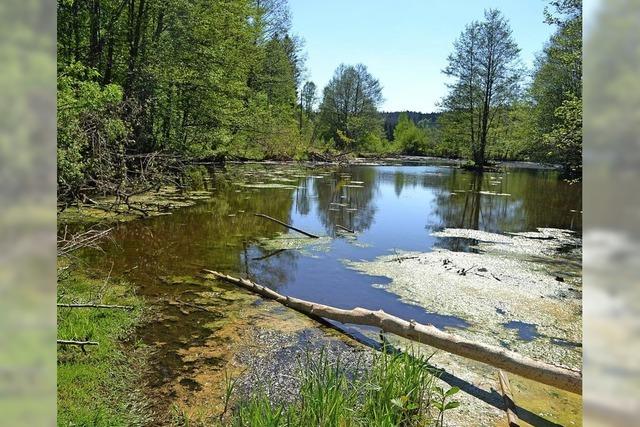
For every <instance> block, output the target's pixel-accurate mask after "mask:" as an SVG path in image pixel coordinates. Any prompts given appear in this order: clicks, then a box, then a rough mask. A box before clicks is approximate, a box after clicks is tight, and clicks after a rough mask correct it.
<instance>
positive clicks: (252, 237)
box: [84, 165, 582, 384]
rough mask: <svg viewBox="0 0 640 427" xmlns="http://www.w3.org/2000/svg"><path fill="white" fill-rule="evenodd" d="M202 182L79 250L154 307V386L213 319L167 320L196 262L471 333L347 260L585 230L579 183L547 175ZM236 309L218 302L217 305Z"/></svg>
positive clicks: (362, 170) (335, 172)
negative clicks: (155, 212) (482, 237)
mask: <svg viewBox="0 0 640 427" xmlns="http://www.w3.org/2000/svg"><path fill="white" fill-rule="evenodd" d="M200 185H201V187H202V188H201V189H205V190H208V191H210V192H211V193H212V198H211V199H209V200H203V201H201V202H199V203H198V204H197V205H195V206H192V207H187V208H182V209H179V210H175V211H173V212H172V214H171V215H164V216H158V217H153V218H148V219H143V220H138V221H133V222H129V223H122V224H119V225H118V226H117V227H116V229H115V230H114V233H113V241H111V242H107V243H106V244H105V248H104V252H96V251H88V252H86V253H85V255H84V260H85V261H86V262H87V265H88V266H89V267H90V268H95V269H97V270H99V271H101V272H102V274H105V273H106V272H111V274H113V275H122V276H125V277H127V278H128V279H129V280H130V282H131V283H133V284H135V285H136V286H137V287H138V291H139V293H140V294H142V295H144V296H145V297H147V298H148V299H149V300H150V301H151V302H152V303H153V304H154V310H156V311H158V319H157V321H156V322H154V323H151V324H149V325H146V326H145V330H144V331H143V333H142V339H143V340H144V341H145V342H146V343H147V344H149V345H152V346H155V347H157V351H156V354H155V356H154V366H153V369H154V370H155V371H156V374H157V378H158V384H160V383H161V382H166V381H169V380H170V379H171V376H172V374H171V372H172V371H173V370H175V369H176V368H177V367H178V366H180V365H181V364H183V363H184V362H183V360H182V359H181V358H180V357H179V352H180V350H181V349H183V348H187V347H193V346H196V345H198V343H199V342H201V341H203V339H204V338H203V337H205V336H207V334H206V333H204V329H205V324H206V323H207V322H211V321H212V320H215V316H213V315H212V313H210V312H206V311H200V312H194V313H192V315H190V316H189V317H187V318H184V320H180V321H179V322H176V321H171V322H169V321H166V322H165V321H163V319H167V318H173V319H174V320H175V317H176V316H178V315H179V307H178V306H177V305H176V304H170V303H169V302H172V301H173V302H175V300H176V299H179V298H181V300H185V299H186V298H187V297H186V296H185V295H188V294H189V292H196V291H202V290H203V285H202V283H199V282H198V281H197V280H192V279H190V278H193V277H195V276H197V275H198V274H199V273H200V271H201V269H202V268H208V269H213V270H218V271H223V272H225V273H228V274H231V275H234V276H244V277H249V278H251V279H252V280H254V281H256V282H258V283H261V284H265V285H268V286H270V287H272V288H274V289H277V290H278V292H280V293H283V294H286V295H290V296H295V297H299V298H304V299H308V300H312V301H316V302H320V303H324V304H329V305H333V306H338V307H343V308H352V307H355V306H360V307H365V308H370V309H383V310H384V311H386V312H388V313H391V314H394V315H397V316H400V317H403V318H407V319H415V320H416V321H418V322H422V323H431V324H434V325H436V326H437V327H440V328H445V327H447V328H454V329H455V328H467V327H469V326H470V324H469V322H468V321H467V320H465V319H462V318H459V317H455V316H450V315H443V314H439V313H437V312H429V311H427V310H425V309H424V308H422V307H419V306H417V305H414V304H411V303H410V302H409V301H401V300H400V299H399V298H398V297H397V296H396V295H394V294H393V293H390V292H388V291H386V290H385V289H383V288H381V287H380V286H374V285H380V284H385V283H388V281H389V279H387V278H384V277H372V276H369V275H366V274H362V273H360V272H358V271H355V270H353V269H350V268H347V267H346V266H345V262H344V261H345V260H350V261H360V260H373V259H375V258H376V257H379V256H381V255H394V254H397V257H398V260H399V261H398V262H401V257H402V253H403V251H420V252H428V251H430V250H431V249H432V248H434V247H441V248H446V249H449V250H455V251H469V250H472V251H473V250H474V249H473V248H470V246H472V245H473V243H474V241H472V240H469V239H460V238H451V237H435V236H432V235H431V233H433V232H435V231H439V230H442V229H444V228H471V229H477V230H483V231H489V232H498V233H506V232H523V231H535V230H536V228H537V227H550V228H561V229H569V230H574V231H576V232H578V233H580V232H581V227H582V218H581V217H582V214H581V209H582V208H581V204H582V194H581V187H580V185H579V184H577V185H576V184H573V185H572V184H568V183H566V182H564V181H561V180H560V179H559V177H558V174H557V172H555V171H550V170H533V169H514V168H512V169H505V170H504V171H502V172H485V173H484V174H482V175H480V174H477V173H473V172H467V171H463V170H460V169H458V168H455V167H453V166H443V165H421V166H416V165H407V166H405V165H392V166H351V167H343V168H330V167H318V168H305V167H297V166H291V165H230V166H227V167H226V168H224V169H220V168H216V169H213V170H210V171H209V176H208V177H206V179H205V180H203V181H202V182H201V184H200ZM254 213H263V214H266V215H269V216H271V217H274V218H277V219H280V220H281V221H284V222H287V223H290V224H293V225H295V226H296V227H299V228H301V229H303V230H306V231H309V232H311V233H315V234H318V235H321V236H328V238H323V239H319V241H316V242H310V241H309V240H308V239H302V240H301V241H300V240H299V239H295V240H293V239H292V240H289V238H294V237H300V235H298V234H297V233H295V232H288V231H287V230H286V229H284V228H283V227H282V226H280V225H278V224H275V223H273V222H270V221H267V220H265V219H263V218H260V217H256V216H255V215H254ZM337 224H338V225H342V226H344V227H347V228H350V229H352V230H354V231H355V232H356V233H355V235H352V234H350V233H345V232H343V231H340V230H338V229H337V228H336V225H337ZM282 237H284V239H283V238H282ZM265 239H266V240H265ZM273 239H278V240H275V241H274V240H273ZM283 249H284V250H283ZM561 268H562V266H560V269H561ZM177 277H179V278H177ZM241 306H242V302H237V301H235V302H233V303H229V302H228V301H226V300H225V299H224V298H223V299H221V300H220V306H219V307H218V310H220V311H222V312H225V311H233V310H239V308H238V307H241ZM227 314H228V313H227ZM212 316H213V317H212ZM525 326H526V327H523V325H514V324H505V325H504V327H505V328H507V329H508V328H514V327H515V328H516V329H517V330H518V333H519V337H520V339H523V340H527V341H530V340H535V339H536V330H535V325H525ZM557 345H559V346H561V345H566V343H563V342H558V344H557ZM182 368H183V367H182Z"/></svg>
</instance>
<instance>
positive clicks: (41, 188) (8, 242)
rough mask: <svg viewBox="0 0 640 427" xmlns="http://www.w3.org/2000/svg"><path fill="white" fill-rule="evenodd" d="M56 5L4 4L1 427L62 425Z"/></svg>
mask: <svg viewBox="0 0 640 427" xmlns="http://www.w3.org/2000/svg"><path fill="white" fill-rule="evenodd" d="M55 14H56V2H55V1H54V0H3V1H2V2H0V64H1V65H0V70H1V72H0V413H1V414H2V417H0V426H5V425H6V426H23V425H25V426H26V425H29V426H31V425H33V426H45V425H55V415H56V407H55V403H56V400H55V393H56V385H55V384H56V371H55V369H56V353H55V351H56V348H55V334H56V331H55V322H56V319H55V304H54V301H55V283H56V264H55V262H56V261H55V254H56V251H55V244H56V243H55V221H56V212H55V192H56V184H55V182H56V181H55V177H56V164H55V162H56V149H55V131H56V128H55V108H56V104H55V103H56V94H55V90H56V80H55V73H56V43H55V40H56V39H55V37H56V32H55V29H56V21H55V19H56V17H55Z"/></svg>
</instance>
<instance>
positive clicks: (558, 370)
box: [204, 270, 582, 394]
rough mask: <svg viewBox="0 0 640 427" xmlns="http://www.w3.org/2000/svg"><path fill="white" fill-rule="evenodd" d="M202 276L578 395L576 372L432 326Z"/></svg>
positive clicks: (240, 281)
mask: <svg viewBox="0 0 640 427" xmlns="http://www.w3.org/2000/svg"><path fill="white" fill-rule="evenodd" d="M204 272H205V273H209V274H212V275H213V276H215V277H217V278H220V279H222V280H225V281H227V282H230V283H234V284H236V285H238V286H241V287H243V288H245V289H248V290H250V291H252V292H255V293H257V294H259V295H261V296H263V297H265V298H269V299H273V300H276V301H277V302H279V303H281V304H283V305H285V306H287V307H290V308H293V309H294V310H297V311H299V312H301V313H304V314H307V315H311V316H318V317H323V318H326V319H331V320H335V321H338V322H340V323H352V324H359V325H367V326H374V327H378V328H380V329H382V330H384V331H385V332H390V333H393V334H395V335H398V336H401V337H404V338H407V339H410V340H412V341H417V342H419V343H422V344H426V345H430V346H432V347H435V348H438V349H440V350H444V351H446V352H448V353H452V354H457V355H458V356H462V357H466V358H468V359H472V360H476V361H478V362H482V363H486V364H488V365H490V366H493V367H496V368H498V369H504V370H505V371H508V372H511V373H514V374H516V375H520V376H522V377H525V378H528V379H530V380H533V381H537V382H541V383H543V384H547V385H550V386H553V387H557V388H560V389H563V390H567V391H570V392H572V393H576V394H582V374H581V373H580V372H579V371H575V370H572V369H568V368H564V367H560V366H555V365H550V364H548V363H544V362H538V361H535V360H533V359H530V358H528V357H525V356H521V355H519V354H517V353H515V352H513V351H510V350H507V349H505V348H501V347H496V346H491V345H487V344H482V343H474V342H472V341H469V340H467V339H465V338H461V337H458V336H455V335H453V334H449V333H447V332H443V331H441V330H439V329H438V328H436V327H435V326H433V325H423V324H420V323H416V322H415V321H413V320H412V321H410V322H407V321H406V320H403V319H401V318H399V317H395V316H392V315H390V314H387V313H385V312H384V311H382V310H378V311H371V310H367V309H364V308H360V307H356V308H354V309H352V310H343V309H340V308H336V307H331V306H328V305H323V304H317V303H313V302H310V301H305V300H302V299H298V298H293V297H288V296H284V295H281V294H279V293H277V292H275V291H273V290H271V289H269V288H267V287H264V286H261V285H258V284H256V283H253V282H251V281H249V280H246V279H238V278H235V277H231V276H227V275H226V274H222V273H219V272H217V271H212V270H204Z"/></svg>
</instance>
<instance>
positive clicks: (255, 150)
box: [58, 0, 304, 196]
mask: <svg viewBox="0 0 640 427" xmlns="http://www.w3.org/2000/svg"><path fill="white" fill-rule="evenodd" d="M303 58H304V57H303V55H302V54H301V42H300V40H299V39H298V38H296V37H294V36H292V35H291V34H290V21H289V12H288V6H287V3H286V1H282V0H207V1H195V0H168V1H158V0H90V1H80V0H59V1H58V75H59V78H58V107H59V115H58V161H59V166H58V177H59V178H58V189H59V193H60V195H62V196H68V195H74V194H75V193H77V192H78V191H81V190H83V188H84V187H89V188H91V187H94V188H100V187H101V185H100V184H102V186H103V187H104V186H105V185H106V184H105V182H106V181H107V180H108V181H109V184H110V185H106V187H107V188H106V189H105V191H109V192H112V191H113V188H114V187H118V186H119V185H121V184H123V183H126V182H127V181H128V180H130V179H131V173H132V172H135V171H136V170H139V169H140V168H139V166H138V163H139V161H140V160H139V159H140V158H142V157H143V156H144V155H146V154H148V153H153V152H163V153H169V154H171V155H179V156H184V157H188V158H199V159H202V158H220V157H224V156H237V157H252V158H263V157H273V156H275V157H288V158H292V157H295V156H297V155H299V154H300V152H302V151H304V149H303V147H302V145H303V142H302V139H301V135H300V129H299V124H298V120H297V118H298V117H297V115H296V110H297V109H296V106H297V98H298V96H297V94H298V88H299V86H300V85H301V80H302V75H303V71H304V61H303Z"/></svg>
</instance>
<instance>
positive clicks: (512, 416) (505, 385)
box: [498, 370, 520, 427]
mask: <svg viewBox="0 0 640 427" xmlns="http://www.w3.org/2000/svg"><path fill="white" fill-rule="evenodd" d="M498 381H499V382H500V389H501V390H502V399H503V400H504V407H505V411H506V413H507V422H508V423H509V427H520V420H519V419H518V414H517V413H516V403H515V401H514V400H513V393H512V392H511V385H510V384H509V378H508V377H507V374H505V373H504V372H503V371H502V370H499V371H498Z"/></svg>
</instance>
